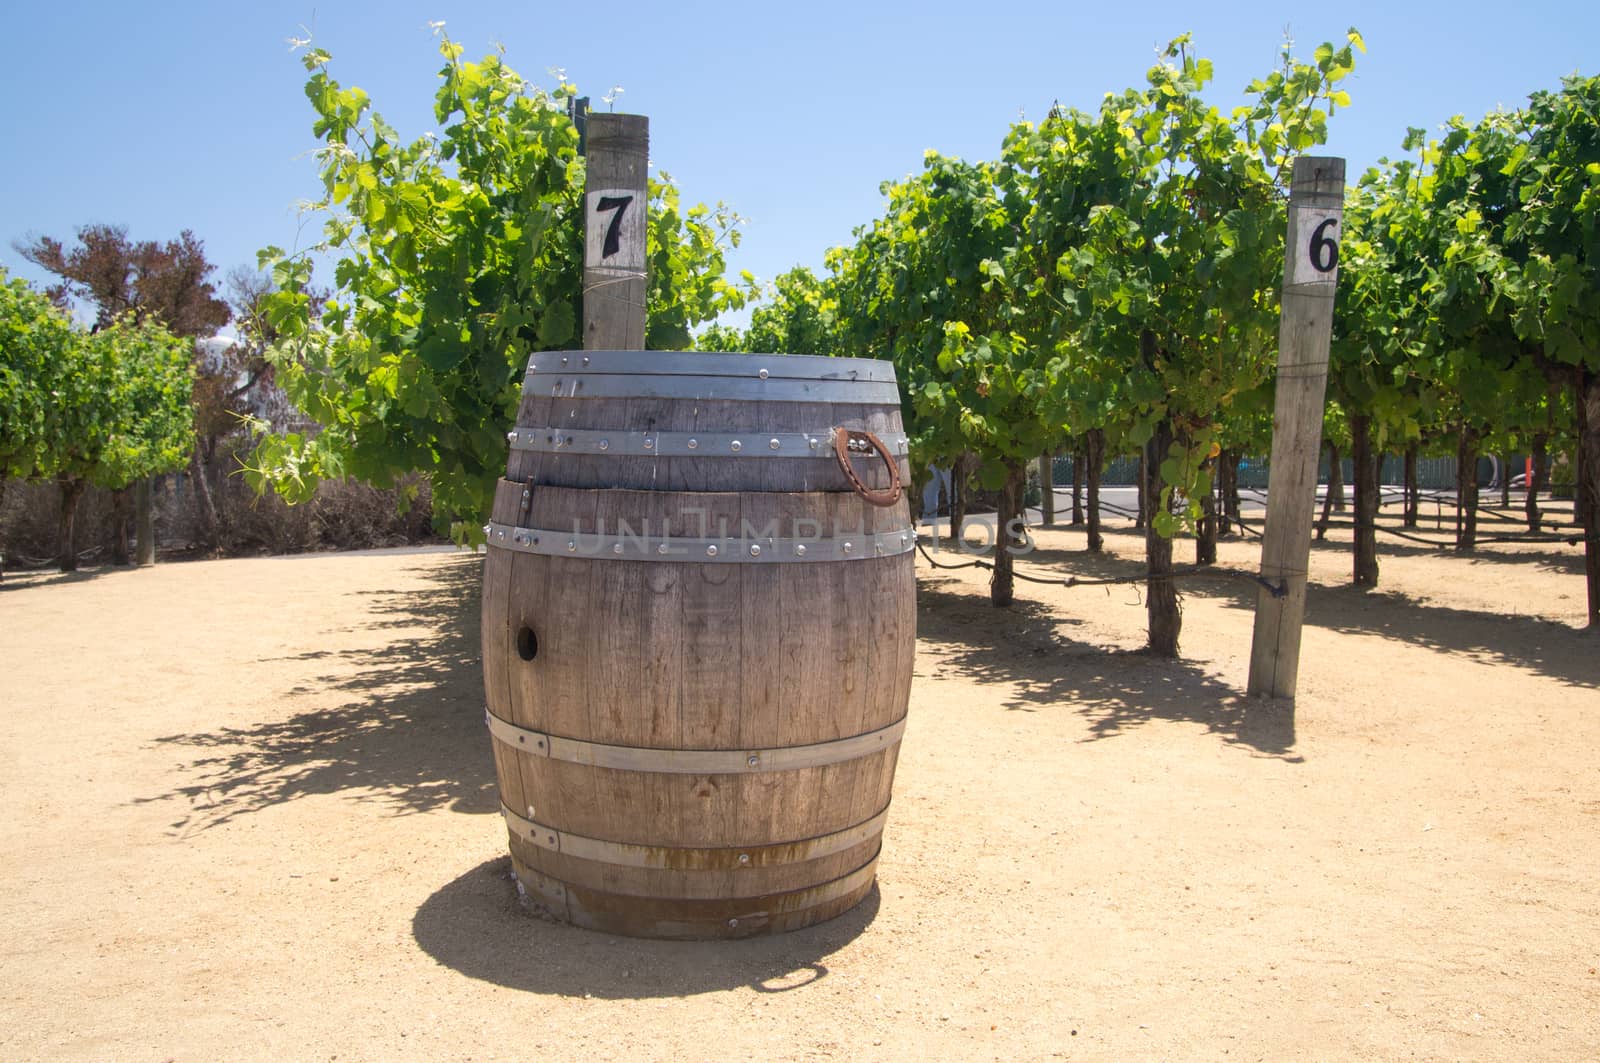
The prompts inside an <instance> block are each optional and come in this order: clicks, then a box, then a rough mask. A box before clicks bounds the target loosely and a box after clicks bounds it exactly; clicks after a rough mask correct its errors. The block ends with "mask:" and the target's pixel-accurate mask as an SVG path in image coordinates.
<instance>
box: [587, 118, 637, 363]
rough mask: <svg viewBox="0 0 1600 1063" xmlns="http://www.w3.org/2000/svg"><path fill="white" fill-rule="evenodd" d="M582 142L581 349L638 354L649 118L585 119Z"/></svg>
mask: <svg viewBox="0 0 1600 1063" xmlns="http://www.w3.org/2000/svg"><path fill="white" fill-rule="evenodd" d="M585 139H586V143H585V150H586V152H587V154H586V156H585V165H586V169H585V178H584V190H583V199H584V215H583V231H584V244H583V349H584V350H586V351H642V350H644V333H645V309H644V299H645V231H646V221H647V212H646V210H645V206H646V203H647V201H648V197H649V189H648V186H647V184H646V168H647V166H648V165H649V159H650V119H648V118H646V117H645V116H644V115H642V114H591V115H589V118H588V130H587V135H586V138H585Z"/></svg>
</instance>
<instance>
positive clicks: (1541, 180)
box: [1501, 76, 1600, 372]
mask: <svg viewBox="0 0 1600 1063" xmlns="http://www.w3.org/2000/svg"><path fill="white" fill-rule="evenodd" d="M1526 120H1527V125H1528V133H1527V137H1526V140H1525V141H1522V142H1519V143H1518V144H1516V145H1515V146H1514V147H1513V149H1512V151H1511V152H1510V153H1509V155H1508V157H1507V158H1506V160H1505V164H1504V166H1503V167H1502V169H1501V173H1502V175H1503V176H1506V177H1508V178H1509V179H1511V180H1513V181H1514V182H1515V189H1516V198H1515V201H1514V204H1513V209H1512V210H1511V211H1509V212H1508V214H1507V216H1506V218H1505V230H1506V241H1507V243H1508V244H1509V245H1510V247H1511V248H1512V253H1513V255H1515V256H1516V257H1517V258H1519V259H1520V260H1521V263H1522V271H1521V274H1522V275H1521V277H1520V278H1518V281H1519V283H1517V284H1516V285H1515V287H1514V289H1513V290H1512V292H1511V296H1512V298H1513V299H1514V300H1515V302H1516V313H1515V325H1516V329H1517V333H1518V335H1519V336H1520V337H1521V338H1522V339H1523V340H1524V341H1525V342H1529V343H1536V344H1538V345H1539V346H1540V347H1541V350H1542V354H1543V356H1544V357H1546V358H1548V359H1549V360H1550V361H1551V362H1554V363H1555V364H1558V365H1569V366H1582V367H1583V368H1585V369H1586V370H1587V371H1589V372H1600V76H1596V77H1586V78H1580V77H1571V78H1567V79H1565V80H1564V81H1563V82H1562V88H1561V91H1560V92H1537V93H1534V94H1533V96H1532V97H1531V99H1530V101H1529V106H1528V109H1527V112H1526Z"/></svg>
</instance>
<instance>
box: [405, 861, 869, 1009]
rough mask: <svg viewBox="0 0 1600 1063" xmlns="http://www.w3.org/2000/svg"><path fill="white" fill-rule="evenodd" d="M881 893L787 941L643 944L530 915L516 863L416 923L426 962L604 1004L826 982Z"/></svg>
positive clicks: (462, 885)
mask: <svg viewBox="0 0 1600 1063" xmlns="http://www.w3.org/2000/svg"><path fill="white" fill-rule="evenodd" d="M878 904H879V894H878V887H877V886H876V885H874V886H873V887H872V889H871V891H869V892H868V893H867V896H866V898H865V899H864V900H863V901H862V902H861V903H860V904H858V905H856V907H854V908H852V909H851V910H850V911H848V912H846V913H844V914H843V915H841V916H839V917H838V918H837V919H832V920H829V921H828V922H826V923H821V924H819V925H817V926H811V927H806V928H805V929H803V930H796V931H793V932H792V933H788V934H776V935H773V936H771V937H759V938H748V939H745V940H741V941H707V942H695V941H646V940H642V939H638V938H625V937H617V936H615V935H612V934H602V933H598V932H596V931H592V930H580V929H578V928H576V927H571V926H567V925H565V924H563V923H558V922H554V921H552V920H549V919H547V918H541V917H539V916H535V915H531V914H529V913H528V912H526V911H524V910H523V908H522V906H521V903H520V902H519V901H518V900H517V893H516V886H515V885H514V884H513V882H512V881H511V859H510V857H501V858H500V859H498V860H490V861H488V862H486V863H483V864H479V865H478V866H477V867H475V868H473V869H472V870H471V871H468V872H467V873H466V874H464V875H462V876H461V877H460V878H457V879H456V880H455V881H453V882H451V883H449V884H448V885H446V886H445V887H444V888H442V889H440V890H439V891H438V892H437V893H435V894H434V895H433V896H431V897H429V898H428V899H427V900H426V901H425V902H423V905H422V907H421V908H419V909H417V914H416V916H415V917H413V919H412V922H411V932H412V934H413V936H414V937H415V938H416V941H417V944H418V945H420V946H421V947H422V950H423V951H424V952H426V953H427V954H428V955H429V956H432V957H433V958H434V959H435V960H437V961H438V962H439V963H441V964H443V965H445V966H446V967H449V968H452V969H453V970H456V971H459V972H461V973H462V974H464V975H466V976H468V977H469V978H477V979H480V980H482V981H485V982H492V983H494V984H495V985H501V986H505V987H507V988H509V989H518V990H523V991H525V992H529V993H541V994H550V995H558V996H579V997H584V996H592V997H599V998H601V999H605V1000H618V999H630V1000H643V999H650V998H654V997H681V996H689V995H693V994H698V993H713V992H719V991H722V990H728V989H735V988H739V987H742V986H749V987H750V988H752V989H754V990H756V991H757V992H762V993H781V992H788V991H791V990H796V989H803V988H805V987H806V986H808V985H812V984H814V983H816V982H820V981H822V980H823V979H824V978H827V977H828V976H829V973H830V972H829V969H828V966H827V964H826V962H824V961H825V960H826V959H827V958H828V957H829V956H831V955H832V954H833V953H835V952H837V951H839V950H840V949H841V948H843V947H844V946H846V945H848V944H849V943H850V942H851V941H853V940H854V939H855V938H856V937H858V936H859V935H860V934H861V933H862V932H863V931H865V930H866V928H867V927H868V926H870V925H871V924H872V921H873V919H874V918H876V916H877V914H878Z"/></svg>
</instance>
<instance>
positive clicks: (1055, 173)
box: [1007, 30, 1361, 535]
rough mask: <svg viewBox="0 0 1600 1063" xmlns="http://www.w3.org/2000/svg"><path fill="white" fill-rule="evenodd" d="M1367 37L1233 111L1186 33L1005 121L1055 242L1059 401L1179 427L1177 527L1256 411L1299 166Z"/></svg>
mask: <svg viewBox="0 0 1600 1063" xmlns="http://www.w3.org/2000/svg"><path fill="white" fill-rule="evenodd" d="M1359 48H1361V39H1360V36H1359V34H1357V33H1356V32H1355V31H1354V30H1352V31H1351V32H1350V34H1349V38H1348V41H1347V43H1346V44H1345V45H1344V46H1343V47H1340V48H1335V47H1334V46H1333V45H1329V44H1324V45H1321V46H1319V47H1318V48H1317V49H1316V52H1315V57H1314V59H1313V61H1312V62H1309V63H1307V62H1301V61H1298V60H1296V59H1295V58H1294V57H1293V56H1292V55H1291V54H1290V53H1289V52H1288V50H1287V49H1286V50H1285V52H1284V55H1283V61H1282V66H1281V68H1280V69H1279V70H1278V71H1275V72H1273V73H1272V74H1270V75H1269V76H1267V77H1266V78H1264V79H1261V80H1258V81H1255V82H1253V83H1252V84H1251V85H1250V86H1249V88H1248V89H1247V92H1248V93H1249V94H1250V96H1251V97H1252V100H1251V102H1249V103H1247V104H1246V105H1244V106H1242V107H1239V108H1236V109H1235V110H1233V111H1232V112H1231V113H1226V114H1225V113H1224V112H1222V111H1221V110H1219V109H1218V108H1217V107H1215V106H1213V105H1211V104H1208V103H1207V102H1205V100H1204V99H1203V98H1202V92H1203V91H1204V89H1205V88H1206V86H1207V84H1208V83H1209V82H1210V81H1211V79H1212V76H1213V67H1212V64H1211V62H1210V61H1209V60H1207V59H1203V58H1197V57H1195V56H1193V55H1192V54H1191V52H1190V41H1189V38H1188V37H1180V38H1178V39H1177V40H1175V41H1173V42H1172V43H1171V44H1170V45H1169V46H1168V47H1167V49H1166V53H1165V56H1164V61H1163V62H1162V63H1160V64H1158V65H1157V66H1155V67H1153V68H1152V69H1151V70H1150V71H1149V73H1148V75H1147V77H1146V87H1145V88H1143V89H1130V90H1128V91H1127V92H1124V93H1122V94H1120V95H1108V96H1107V97H1106V99H1105V100H1104V101H1103V103H1102V105H1101V109H1100V112H1099V114H1098V115H1094V116H1090V115H1086V114H1083V113H1081V112H1076V111H1071V112H1065V113H1063V112H1060V111H1057V112H1054V113H1052V115H1051V117H1050V118H1049V119H1048V120H1047V121H1046V122H1044V123H1043V124H1041V125H1040V126H1039V127H1038V128H1037V129H1035V128H1034V127H1032V126H1030V125H1027V124H1023V125H1020V126H1018V127H1016V128H1015V129H1013V131H1012V134H1011V136H1010V137H1009V138H1008V141H1007V149H1008V152H1009V158H1010V159H1011V160H1012V161H1013V163H1014V164H1015V165H1016V166H1018V168H1019V169H1021V170H1022V171H1023V172H1024V173H1025V174H1026V175H1027V177H1026V181H1025V184H1026V185H1027V187H1028V188H1029V190H1030V195H1031V197H1032V198H1033V199H1034V200H1035V202H1036V203H1037V204H1038V205H1039V206H1038V208H1037V211H1036V215H1037V216H1036V218H1035V219H1034V221H1033V223H1032V225H1031V226H1030V230H1031V232H1032V233H1034V234H1036V235H1037V236H1038V237H1039V238H1040V239H1041V241H1042V243H1041V244H1036V245H1035V246H1044V247H1046V248H1047V249H1049V251H1048V252H1047V253H1046V254H1045V255H1043V256H1038V255H1034V256H1033V258H1032V263H1031V265H1032V268H1031V270H1030V272H1029V275H1028V276H1029V280H1028V285H1027V287H1026V288H1024V289H1023V290H1022V293H1021V294H1022V296H1023V297H1024V298H1027V299H1031V300H1032V301H1034V303H1036V304H1038V305H1039V306H1040V310H1039V314H1040V316H1041V317H1042V318H1043V319H1044V320H1043V322H1042V324H1041V325H1040V326H1037V327H1036V331H1037V332H1038V333H1039V334H1040V335H1041V336H1048V337H1051V338H1053V339H1054V343H1055V361H1054V362H1053V363H1052V365H1051V369H1052V370H1053V372H1054V374H1055V376H1056V380H1057V396H1058V405H1057V407H1056V408H1055V410H1054V413H1055V418H1056V419H1059V420H1062V421H1065V422H1068V423H1071V424H1072V425H1073V427H1074V428H1075V429H1076V428H1080V427H1081V428H1088V427H1104V428H1105V429H1106V430H1107V432H1108V437H1109V438H1110V439H1111V440H1112V441H1113V445H1119V444H1120V445H1122V446H1128V445H1133V446H1141V445H1143V444H1144V443H1145V442H1146V441H1147V440H1149V439H1150V438H1152V436H1153V435H1154V434H1155V432H1156V429H1157V427H1158V426H1159V425H1161V424H1168V425H1170V426H1171V427H1172V428H1173V429H1174V439H1175V441H1174V443H1173V444H1172V446H1171V448H1170V449H1169V451H1168V452H1167V453H1166V454H1164V455H1159V456H1158V457H1159V460H1160V470H1161V479H1162V483H1163V495H1162V501H1163V504H1162V505H1161V506H1160V507H1159V509H1158V512H1157V516H1156V527H1157V530H1158V531H1160V532H1161V533H1162V534H1163V535H1170V534H1173V533H1175V532H1176V531H1178V530H1179V529H1181V528H1183V527H1192V525H1193V522H1194V521H1195V520H1197V519H1198V518H1199V516H1200V512H1201V510H1200V503H1199V499H1200V497H1201V496H1202V495H1203V494H1204V493H1205V492H1206V491H1208V490H1209V488H1210V482H1209V473H1208V472H1207V471H1206V469H1205V467H1204V462H1205V460H1206V457H1207V456H1208V455H1209V454H1210V452H1211V449H1212V445H1213V444H1214V443H1220V442H1222V429H1221V426H1222V424H1223V423H1225V422H1226V421H1227V420H1228V419H1229V418H1230V417H1231V416H1232V414H1233V408H1234V406H1235V404H1236V403H1239V404H1241V405H1242V406H1244V407H1246V412H1247V413H1249V414H1250V416H1251V417H1252V418H1254V417H1255V416H1256V414H1257V411H1258V410H1259V406H1260V397H1261V395H1262V390H1263V387H1264V385H1266V384H1267V382H1268V381H1269V380H1270V379H1271V377H1272V374H1273V369H1274V365H1275V359H1276V348H1277V325H1278V321H1277V310H1278V292H1279V287H1280V284H1281V278H1282V272H1281V271H1282V264H1283V261H1284V251H1283V238H1284V230H1285V224H1286V221H1285V206H1284V204H1285V198H1284V183H1285V180H1286V178H1287V176H1288V172H1289V168H1290V165H1291V163H1292V160H1293V157H1294V156H1295V155H1298V154H1301V153H1303V152H1304V151H1306V150H1307V149H1309V148H1312V147H1315V146H1316V145H1318V144H1321V143H1323V142H1324V141H1325V140H1326V135H1327V118H1328V116H1329V115H1330V114H1332V113H1333V112H1334V111H1335V110H1337V109H1338V108H1339V107H1342V106H1346V105H1348V102H1349V99H1348V97H1347V96H1346V94H1345V93H1344V91H1343V90H1341V89H1338V88H1336V87H1335V86H1336V84H1337V83H1338V82H1339V81H1341V80H1342V79H1343V78H1344V77H1345V76H1346V75H1347V74H1348V73H1349V72H1350V70H1351V69H1353V67H1354V63H1355V59H1354V51H1355V50H1357V49H1359ZM1056 247H1060V248H1061V249H1062V250H1061V251H1060V253H1059V254H1053V253H1052V252H1053V251H1054V249H1055V248H1056ZM1047 269H1048V270H1052V271H1053V275H1051V273H1050V272H1046V270H1047ZM1052 318H1053V319H1052ZM1174 497H1177V498H1178V499H1180V500H1182V502H1183V504H1182V505H1180V506H1178V507H1173V506H1172V505H1171V504H1170V503H1171V500H1172V499H1173V498H1174ZM1174 508H1176V512H1175V513H1174V514H1170V515H1169V511H1170V510H1173V509H1174Z"/></svg>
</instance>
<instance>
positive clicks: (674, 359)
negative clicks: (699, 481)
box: [527, 351, 895, 383]
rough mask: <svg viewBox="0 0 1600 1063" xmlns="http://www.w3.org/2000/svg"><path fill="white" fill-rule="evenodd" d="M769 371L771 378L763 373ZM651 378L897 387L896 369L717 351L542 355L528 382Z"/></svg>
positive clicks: (871, 361) (532, 359)
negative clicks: (841, 382) (842, 382)
mask: <svg viewBox="0 0 1600 1063" xmlns="http://www.w3.org/2000/svg"><path fill="white" fill-rule="evenodd" d="M763 371H765V372H763ZM576 373H581V374H583V375H586V376H587V375H608V374H618V375H623V374H627V375H651V376H677V375H687V376H707V377H734V378H754V379H763V380H765V379H768V378H770V379H774V380H855V381H860V382H866V383H890V382H894V381H895V372H894V363H892V362H888V361H884V360H882V359H878V358H833V357H829V356H827V355H817V354H723V353H719V352H715V351H539V352H537V353H535V354H532V355H529V356H528V369H527V375H528V376H545V375H547V374H548V375H552V376H571V375H573V374H576Z"/></svg>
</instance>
